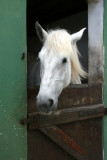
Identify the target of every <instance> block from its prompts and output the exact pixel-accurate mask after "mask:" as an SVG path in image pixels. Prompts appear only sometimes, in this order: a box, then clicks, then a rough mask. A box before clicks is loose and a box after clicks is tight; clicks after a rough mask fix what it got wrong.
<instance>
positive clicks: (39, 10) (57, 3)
mask: <svg viewBox="0 0 107 160" xmlns="http://www.w3.org/2000/svg"><path fill="white" fill-rule="evenodd" d="M87 8H88V5H87V1H86V0H66V1H65V0H51V1H50V0H45V1H44V0H27V43H28V44H27V46H28V48H27V50H28V51H29V50H30V51H31V50H32V48H33V47H31V43H29V41H30V40H29V39H31V37H36V36H37V35H36V31H35V22H36V21H38V22H39V23H40V24H41V25H42V27H43V28H44V29H47V28H49V29H50V27H51V29H52V28H55V27H56V28H57V27H60V28H65V29H67V30H69V28H70V24H71V23H73V24H74V22H75V21H74V22H71V21H68V22H67V21H65V23H63V22H62V23H61V24H60V23H56V22H58V21H60V20H62V19H66V18H68V17H72V16H75V15H77V14H78V15H79V14H80V13H85V14H86V15H85V17H86V18H85V24H84V25H83V27H86V28H87V31H85V36H84V37H87V38H86V39H87V46H86V49H85V52H87V53H85V56H84V53H81V47H80V53H81V54H82V57H83V56H84V62H82V66H83V68H85V70H86V71H88V13H87V10H88V9H87ZM83 18H84V17H80V20H79V22H78V20H77V21H76V23H77V22H78V24H74V26H75V25H77V26H79V25H80V26H81V21H82V20H83ZM53 22H54V23H53ZM50 24H51V25H50ZM58 24H59V25H58ZM68 25H69V28H67V26H68ZM71 26H72V25H71ZM71 28H72V27H71ZM75 28H76V29H73V32H75V31H76V32H77V31H78V27H75ZM80 29H81V27H80ZM71 33H72V31H71ZM29 37H30V38H29ZM38 41H39V39H38ZM84 41H85V40H84ZM79 46H81V44H79V43H78V48H79ZM40 47H41V44H40V45H38V50H37V51H39V50H40ZM37 51H36V52H37ZM33 52H35V51H33ZM28 57H29V56H28ZM28 61H29V60H28ZM80 61H81V57H80ZM87 82H88V80H87V79H85V80H83V83H87Z"/></svg>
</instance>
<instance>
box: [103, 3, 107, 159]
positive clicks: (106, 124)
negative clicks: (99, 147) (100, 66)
mask: <svg viewBox="0 0 107 160" xmlns="http://www.w3.org/2000/svg"><path fill="white" fill-rule="evenodd" d="M103 37H104V49H105V57H104V61H105V62H104V95H103V99H104V107H105V108H107V0H104V36H103ZM103 144H104V160H107V115H106V116H104V118H103Z"/></svg>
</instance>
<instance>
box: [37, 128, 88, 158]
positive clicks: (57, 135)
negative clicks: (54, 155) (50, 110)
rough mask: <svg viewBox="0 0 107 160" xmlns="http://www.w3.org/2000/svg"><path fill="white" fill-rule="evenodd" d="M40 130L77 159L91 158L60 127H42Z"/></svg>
mask: <svg viewBox="0 0 107 160" xmlns="http://www.w3.org/2000/svg"><path fill="white" fill-rule="evenodd" d="M40 131H41V132H42V133H44V134H45V135H46V136H48V137H49V138H50V139H51V140H52V141H54V142H55V143H56V144H57V145H59V146H60V147H61V148H62V149H64V150H65V151H66V152H67V153H68V154H70V155H71V156H73V157H74V158H76V159H77V160H83V159H84V160H89V159H88V157H87V156H86V153H85V151H84V150H83V149H82V148H81V147H80V146H79V145H78V144H76V143H75V142H74V141H73V140H72V138H71V137H69V136H68V135H67V134H65V133H64V132H63V131H62V130H61V129H59V128H58V127H55V126H54V127H48V128H41V129H40Z"/></svg>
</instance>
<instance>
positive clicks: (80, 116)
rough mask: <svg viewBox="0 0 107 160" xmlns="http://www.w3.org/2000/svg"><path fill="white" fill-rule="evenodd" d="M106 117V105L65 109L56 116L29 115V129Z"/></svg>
mask: <svg viewBox="0 0 107 160" xmlns="http://www.w3.org/2000/svg"><path fill="white" fill-rule="evenodd" d="M103 115H104V105H103V104H97V105H90V106H81V107H72V108H71V109H63V110H59V111H57V112H56V113H55V114H51V115H44V114H41V113H39V112H38V113H37V112H35V113H32V114H29V116H28V117H29V119H28V120H27V122H28V123H29V129H37V128H43V127H48V126H54V125H59V124H64V123H69V122H74V121H80V120H84V119H90V118H95V117H101V116H103Z"/></svg>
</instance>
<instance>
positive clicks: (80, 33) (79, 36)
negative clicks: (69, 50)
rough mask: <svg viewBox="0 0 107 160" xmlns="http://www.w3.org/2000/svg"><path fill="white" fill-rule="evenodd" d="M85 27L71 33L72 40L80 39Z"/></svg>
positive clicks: (74, 41)
mask: <svg viewBox="0 0 107 160" xmlns="http://www.w3.org/2000/svg"><path fill="white" fill-rule="evenodd" d="M85 29H86V28H83V29H81V30H80V31H79V32H76V33H74V34H72V35H71V42H73V43H76V42H77V41H78V40H80V39H81V37H82V35H83V32H84V30H85Z"/></svg>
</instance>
